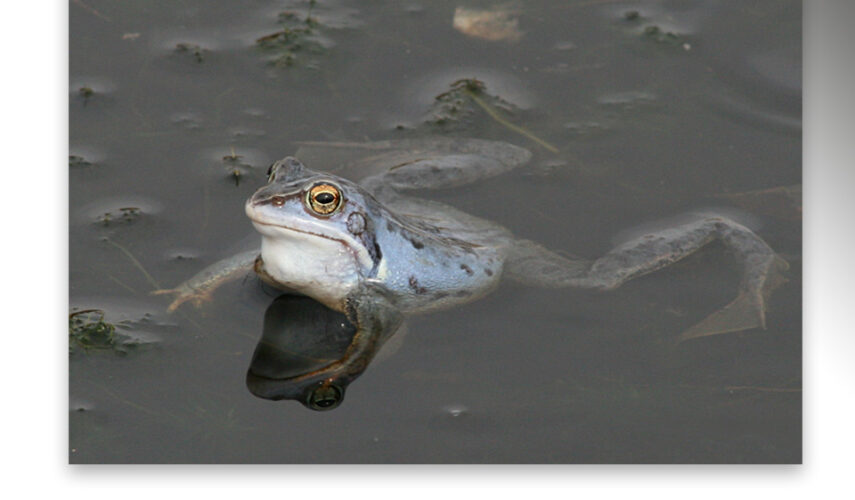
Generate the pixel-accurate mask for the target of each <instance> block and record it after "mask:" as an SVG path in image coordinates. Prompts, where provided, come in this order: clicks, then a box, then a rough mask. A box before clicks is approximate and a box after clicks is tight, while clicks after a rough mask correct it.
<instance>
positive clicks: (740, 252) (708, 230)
mask: <svg viewBox="0 0 855 500" xmlns="http://www.w3.org/2000/svg"><path fill="white" fill-rule="evenodd" d="M716 239H718V240H720V241H722V242H723V243H724V245H725V246H727V247H728V249H730V250H731V251H732V252H733V254H734V255H735V257H736V259H737V261H739V262H740V263H741V264H742V280H741V282H740V284H739V291H738V294H737V296H736V298H735V299H734V300H733V301H732V302H730V303H729V304H728V305H726V306H725V307H724V308H722V309H721V310H719V311H716V312H714V313H713V314H711V315H709V316H708V317H707V318H705V319H704V320H703V321H701V322H700V323H698V324H696V325H695V326H693V327H691V328H689V329H688V330H687V331H685V332H683V334H682V335H681V336H680V341H683V340H687V339H691V338H696V337H703V336H707V335H714V334H717V333H726V332H733V331H741V330H747V329H750V328H757V327H760V328H765V327H766V301H767V300H768V297H769V295H770V294H771V292H772V291H773V290H774V289H775V288H777V287H778V286H780V285H781V284H783V283H784V281H786V280H785V279H784V278H783V277H782V276H781V271H784V270H786V269H787V268H788V267H789V266H788V264H787V263H786V262H785V261H784V260H783V259H781V258H780V257H778V255H776V254H775V252H774V251H773V250H772V249H771V248H770V247H769V245H767V244H766V242H764V241H763V240H762V239H760V237H758V236H757V235H756V234H754V233H753V232H752V231H751V230H750V229H748V228H746V227H745V226H742V225H741V224H738V223H736V222H734V221H732V220H730V219H727V218H724V217H719V216H707V217H704V218H703V219H700V220H697V221H694V222H690V223H687V224H683V225H680V226H676V227H673V228H669V229H664V230H661V231H656V232H651V233H648V234H645V235H643V236H641V237H639V238H636V239H633V240H631V241H628V242H626V243H624V244H622V245H620V246H618V247H616V248H614V249H613V250H611V251H609V252H608V253H607V254H605V255H604V256H602V257H600V258H599V259H597V260H595V261H593V262H590V261H583V260H572V259H567V258H564V257H562V256H560V255H557V254H555V253H553V252H550V251H549V250H546V249H545V248H543V247H541V246H540V245H537V244H536V243H533V242H528V241H519V242H515V245H514V246H513V247H512V248H511V250H510V255H509V258H508V261H507V263H506V267H505V272H506V275H507V276H509V277H511V278H512V279H515V280H517V281H521V282H525V283H529V284H537V285H541V286H549V287H581V288H594V289H600V290H611V289H614V288H617V287H618V286H620V285H621V284H622V283H624V282H626V281H628V280H630V279H633V278H636V277H638V276H642V275H644V274H647V273H650V272H653V271H656V270H657V269H661V268H663V267H665V266H668V265H670V264H672V263H674V262H676V261H678V260H680V259H682V258H684V257H686V256H688V255H691V254H692V253H694V252H695V251H697V250H698V249H699V248H701V247H703V246H705V245H707V244H708V243H710V242H712V241H714V240H716Z"/></svg>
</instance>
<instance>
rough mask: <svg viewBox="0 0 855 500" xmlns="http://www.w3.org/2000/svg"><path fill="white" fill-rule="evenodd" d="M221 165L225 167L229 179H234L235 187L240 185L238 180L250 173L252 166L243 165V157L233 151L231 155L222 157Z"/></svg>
mask: <svg viewBox="0 0 855 500" xmlns="http://www.w3.org/2000/svg"><path fill="white" fill-rule="evenodd" d="M223 164H224V165H225V166H226V170H227V172H228V175H229V177H232V178H234V180H235V186H239V185H240V179H241V177H242V176H243V175H244V174H247V173H249V172H251V171H252V165H250V164H248V163H244V161H243V156H241V155H238V154H235V150H234V149H232V152H231V154H227V155H226V156H223Z"/></svg>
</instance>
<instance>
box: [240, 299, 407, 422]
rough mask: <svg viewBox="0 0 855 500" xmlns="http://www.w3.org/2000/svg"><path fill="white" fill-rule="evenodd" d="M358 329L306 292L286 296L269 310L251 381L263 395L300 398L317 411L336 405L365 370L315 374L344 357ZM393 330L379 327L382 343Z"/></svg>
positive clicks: (249, 374)
mask: <svg viewBox="0 0 855 500" xmlns="http://www.w3.org/2000/svg"><path fill="white" fill-rule="evenodd" d="M355 333H356V327H355V326H353V325H352V324H351V323H350V322H349V321H348V320H347V317H346V316H345V315H344V314H342V313H340V312H338V311H333V310H332V309H330V308H328V307H326V306H324V305H323V304H321V303H319V302H317V301H315V300H314V299H311V298H309V297H306V296H299V295H290V294H285V295H281V296H279V297H278V298H276V300H274V301H273V302H272V303H271V304H270V306H268V308H267V312H266V313H265V315H264V332H263V333H262V336H261V339H260V340H259V342H258V345H257V346H256V348H255V353H254V354H253V356H252V362H251V363H250V366H249V370H248V371H247V374H246V385H247V387H248V388H249V390H250V392H252V393H253V394H254V395H256V396H258V397H260V398H264V399H272V400H281V399H291V400H297V401H299V402H301V403H302V404H303V405H304V406H306V407H307V408H310V409H312V410H318V411H324V410H331V409H333V408H336V407H337V406H338V405H339V404H341V402H342V400H343V399H344V395H345V391H346V390H347V387H348V385H349V384H350V383H351V382H353V380H354V379H355V378H356V377H358V376H359V374H360V373H357V372H356V371H352V372H351V373H350V374H349V376H347V377H340V378H338V379H335V380H329V379H326V378H320V379H319V378H318V377H312V376H311V374H312V373H313V372H316V371H318V370H322V369H323V368H324V367H326V366H328V365H330V364H332V363H334V362H335V361H336V360H338V359H341V358H342V357H344V356H345V354H346V353H347V348H348V346H349V345H350V344H351V343H352V341H353V336H354V334H355ZM393 333H395V332H394V331H387V332H380V335H379V342H380V343H381V344H382V343H384V342H385V341H386V340H387V339H388V338H389V337H390V336H391V335H392V334H393ZM366 364H367V363H366Z"/></svg>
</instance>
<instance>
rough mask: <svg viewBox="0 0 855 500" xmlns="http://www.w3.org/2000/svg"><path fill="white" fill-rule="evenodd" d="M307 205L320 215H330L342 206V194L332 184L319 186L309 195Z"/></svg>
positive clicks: (311, 190) (310, 191) (313, 188)
mask: <svg viewBox="0 0 855 500" xmlns="http://www.w3.org/2000/svg"><path fill="white" fill-rule="evenodd" d="M306 204H307V205H309V208H311V209H312V211H313V212H315V213H316V214H318V215H330V214H331V213H333V212H335V211H336V209H338V207H339V206H340V205H341V192H340V191H339V190H338V188H337V187H335V186H333V185H332V184H318V185H316V186H313V187H312V189H310V190H309V192H308V193H307V195H306Z"/></svg>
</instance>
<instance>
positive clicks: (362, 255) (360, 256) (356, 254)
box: [250, 218, 371, 267]
mask: <svg viewBox="0 0 855 500" xmlns="http://www.w3.org/2000/svg"><path fill="white" fill-rule="evenodd" d="M250 220H251V221H252V223H253V224H258V225H259V226H268V227H275V228H279V229H284V230H286V231H293V232H295V233H300V234H307V235H309V236H317V237H318V238H324V239H325V240H329V241H334V242H336V243H338V244H340V245H342V246H343V247H345V248H347V250H348V251H349V252H350V253H351V254H352V255H353V258H354V259H355V260H356V261H357V262H363V261H364V260H366V258H367V260H368V261H369V262H370V261H371V256H370V255H368V254H367V252H366V251H365V250H360V248H359V247H358V246H355V244H354V242H348V241H347V240H344V239H341V238H333V237H332V236H327V235H325V234H322V233H315V232H312V231H306V230H304V229H297V228H294V227H288V226H283V225H281V224H273V223H270V222H261V221H258V220H256V219H253V218H250ZM369 267H370V266H369Z"/></svg>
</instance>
